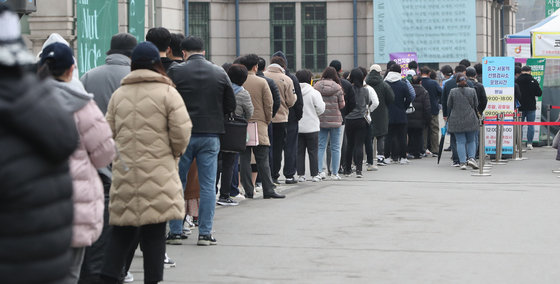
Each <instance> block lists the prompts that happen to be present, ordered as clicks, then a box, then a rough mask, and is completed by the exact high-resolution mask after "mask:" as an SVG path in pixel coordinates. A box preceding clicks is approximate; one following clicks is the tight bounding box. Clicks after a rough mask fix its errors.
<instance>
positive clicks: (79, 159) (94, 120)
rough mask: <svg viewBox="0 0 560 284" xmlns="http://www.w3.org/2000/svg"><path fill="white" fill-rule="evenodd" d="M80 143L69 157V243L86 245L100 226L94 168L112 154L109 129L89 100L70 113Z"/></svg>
mask: <svg viewBox="0 0 560 284" xmlns="http://www.w3.org/2000/svg"><path fill="white" fill-rule="evenodd" d="M74 120H75V122H76V127H77V128H78V133H79V134H80V144H79V145H78V149H76V151H75V152H74V154H72V156H71V157H70V173H71V174H72V185H73V187H74V192H73V196H72V199H73V201H74V222H73V232H72V247H85V246H90V245H91V244H92V243H93V242H95V241H96V240H97V239H98V238H99V235H100V234H101V229H102V228H103V208H104V194H103V184H102V183H101V180H100V179H99V175H98V174H97V169H98V168H102V167H105V166H107V165H109V164H110V163H111V161H112V160H113V158H114V157H115V141H113V138H112V137H113V133H112V132H111V128H110V127H109V124H108V123H107V121H106V120H105V117H104V116H103V114H102V113H101V111H100V110H99V108H98V107H97V105H96V104H95V102H94V101H93V100H91V101H90V102H89V103H87V104H86V105H85V106H84V107H83V108H81V109H79V110H78V111H76V112H75V113H74Z"/></svg>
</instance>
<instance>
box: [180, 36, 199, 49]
mask: <svg viewBox="0 0 560 284" xmlns="http://www.w3.org/2000/svg"><path fill="white" fill-rule="evenodd" d="M181 49H182V50H185V51H187V52H193V51H194V52H201V51H203V50H204V41H203V40H202V39H201V38H199V37H196V36H188V37H187V38H185V39H184V40H183V41H181Z"/></svg>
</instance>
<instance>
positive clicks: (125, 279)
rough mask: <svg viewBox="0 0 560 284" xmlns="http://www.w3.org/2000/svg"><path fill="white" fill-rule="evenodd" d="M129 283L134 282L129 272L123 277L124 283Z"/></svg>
mask: <svg viewBox="0 0 560 284" xmlns="http://www.w3.org/2000/svg"><path fill="white" fill-rule="evenodd" d="M131 282H134V276H133V275H132V273H130V271H129V272H127V273H126V276H125V277H124V283H131Z"/></svg>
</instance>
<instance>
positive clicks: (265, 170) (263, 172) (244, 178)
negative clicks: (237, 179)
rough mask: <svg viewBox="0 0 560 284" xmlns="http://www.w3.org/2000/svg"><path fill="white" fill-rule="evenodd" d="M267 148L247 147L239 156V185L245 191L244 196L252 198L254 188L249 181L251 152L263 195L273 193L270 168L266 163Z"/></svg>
mask: <svg viewBox="0 0 560 284" xmlns="http://www.w3.org/2000/svg"><path fill="white" fill-rule="evenodd" d="M268 148H269V147H268V146H262V145H259V146H255V147H247V149H246V150H245V151H244V152H242V153H241V154H240V155H239V164H240V165H239V171H240V172H241V184H242V185H243V189H245V194H247V195H248V196H251V197H252V196H253V193H254V189H255V187H254V186H253V180H252V179H251V173H252V171H251V152H252V153H253V155H255V160H256V162H257V171H258V172H259V176H260V177H261V182H262V186H263V194H264V195H268V194H271V193H273V192H274V184H272V178H271V177H270V167H269V163H268Z"/></svg>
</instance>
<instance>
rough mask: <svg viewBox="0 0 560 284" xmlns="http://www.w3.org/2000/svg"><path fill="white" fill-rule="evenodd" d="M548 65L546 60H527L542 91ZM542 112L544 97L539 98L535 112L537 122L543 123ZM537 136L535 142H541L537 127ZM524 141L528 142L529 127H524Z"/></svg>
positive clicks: (536, 127) (534, 137)
mask: <svg viewBox="0 0 560 284" xmlns="http://www.w3.org/2000/svg"><path fill="white" fill-rule="evenodd" d="M545 64H546V59H545V58H529V59H527V64H526V65H527V66H530V67H531V75H532V76H533V77H534V78H535V80H537V82H539V85H540V86H541V89H542V88H543V84H544V68H545ZM541 111H542V96H540V97H537V110H536V112H535V121H536V122H541ZM534 129H535V135H534V136H533V142H539V141H540V134H541V128H540V127H539V126H535V128H534ZM523 141H527V126H523Z"/></svg>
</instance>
